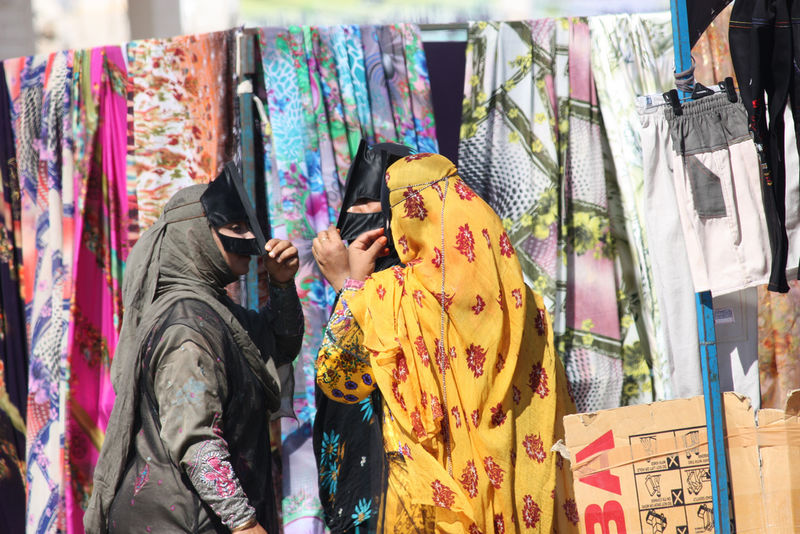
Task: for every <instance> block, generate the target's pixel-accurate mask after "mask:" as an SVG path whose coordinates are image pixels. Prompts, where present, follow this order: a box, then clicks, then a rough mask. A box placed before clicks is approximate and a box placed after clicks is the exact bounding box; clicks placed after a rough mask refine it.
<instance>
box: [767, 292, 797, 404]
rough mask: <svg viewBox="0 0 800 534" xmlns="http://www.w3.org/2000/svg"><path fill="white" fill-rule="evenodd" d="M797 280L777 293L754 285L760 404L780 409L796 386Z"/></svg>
mask: <svg viewBox="0 0 800 534" xmlns="http://www.w3.org/2000/svg"><path fill="white" fill-rule="evenodd" d="M798 317H800V281H797V280H790V281H789V291H788V293H786V294H783V295H782V294H779V293H774V292H770V291H767V288H766V287H765V286H762V287H759V288H758V368H759V374H760V384H761V407H762V408H775V409H779V410H782V409H784V407H785V406H786V398H787V396H788V393H789V392H790V391H792V390H794V389H798V388H800V356H798V355H800V321H799V320H798Z"/></svg>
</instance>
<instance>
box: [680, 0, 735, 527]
mask: <svg viewBox="0 0 800 534" xmlns="http://www.w3.org/2000/svg"><path fill="white" fill-rule="evenodd" d="M686 2H687V0H670V8H671V9H672V41H673V45H674V47H675V70H676V71H677V72H684V71H686V70H688V69H689V68H691V66H692V49H691V46H690V39H689V18H688V12H687V9H686ZM688 96H689V95H688V94H681V97H683V98H686V97H688ZM696 303H697V333H698V337H699V341H700V366H701V368H702V373H703V395H704V397H705V406H706V433H707V434H708V456H709V458H708V460H709V464H710V466H711V493H712V499H713V503H714V532H716V533H717V534H730V532H731V513H730V512H731V509H730V500H729V493H730V492H729V489H728V456H727V453H726V452H725V421H724V419H723V414H724V411H723V406H722V393H721V392H720V388H719V364H718V362H717V345H716V334H715V332H714V308H713V303H712V300H711V292H710V291H704V292H702V293H697V295H696Z"/></svg>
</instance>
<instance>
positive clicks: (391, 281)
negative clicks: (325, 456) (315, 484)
mask: <svg viewBox="0 0 800 534" xmlns="http://www.w3.org/2000/svg"><path fill="white" fill-rule="evenodd" d="M386 183H387V188H386V190H385V191H384V198H383V203H384V211H385V212H386V214H387V216H390V221H391V222H390V233H391V237H390V236H384V235H382V234H383V230H377V231H372V232H367V233H366V234H363V235H362V236H360V237H359V238H358V239H357V240H356V241H354V242H353V243H352V244H351V245H350V247H349V272H350V278H349V279H348V280H347V282H346V283H345V286H344V288H343V290H342V292H341V297H340V299H339V302H338V304H337V307H336V309H335V310H334V313H333V315H332V316H331V319H330V322H329V324H328V328H327V330H326V333H325V341H324V344H323V346H322V347H321V349H320V352H319V356H318V359H317V383H318V384H319V385H320V387H321V388H322V389H323V390H324V391H325V393H326V395H328V396H329V397H330V398H332V399H334V400H338V401H340V402H347V403H355V402H359V401H360V400H362V399H364V398H365V397H366V396H367V395H369V394H370V393H371V392H372V391H373V389H374V388H376V387H377V388H380V390H381V393H382V394H383V398H384V402H385V406H384V413H385V414H386V415H385V418H384V424H383V434H384V444H385V448H386V452H387V458H388V463H389V475H388V484H387V490H386V494H385V496H384V499H383V502H382V503H381V505H380V506H374V507H365V509H364V511H363V512H362V513H364V514H365V515H366V514H379V516H380V517H381V519H382V521H381V525H382V526H381V531H382V532H403V533H405V532H415V531H416V532H443V533H461V532H468V533H470V534H475V533H479V532H480V533H486V534H488V533H490V532H498V533H503V532H553V531H556V530H557V531H558V532H560V533H562V534H563V533H565V532H569V531H571V530H574V531H577V522H578V516H577V510H576V508H575V502H574V500H572V499H571V498H569V496H568V493H571V478H570V477H569V472H568V468H567V467H566V466H563V465H562V461H561V458H560V457H559V456H558V454H557V453H556V452H552V451H551V447H552V446H553V444H554V443H555V442H556V441H557V440H558V439H560V438H561V437H562V436H563V427H562V417H563V416H564V415H565V414H566V413H569V412H570V411H572V409H573V408H572V406H573V404H572V402H571V400H570V398H569V394H568V392H567V386H566V379H565V376H564V370H563V366H562V365H561V362H560V361H559V359H558V358H557V356H556V354H555V352H554V350H553V334H552V328H551V325H550V323H549V318H548V316H547V313H546V311H545V309H544V306H543V304H542V300H541V297H539V296H538V295H536V294H534V293H533V292H531V291H530V290H529V289H528V288H527V287H526V286H525V284H524V282H523V277H522V271H521V268H520V264H519V261H518V260H517V257H516V254H515V251H514V249H513V247H512V246H511V244H510V242H509V239H508V236H507V235H506V233H505V231H504V230H503V226H502V224H501V222H500V220H499V218H498V217H497V215H496V214H495V213H494V212H493V211H492V209H491V208H490V207H489V206H488V205H487V204H486V203H485V202H483V201H482V200H481V199H480V198H479V197H478V196H477V195H476V194H475V193H474V192H473V191H472V190H471V189H470V188H469V187H468V186H467V185H466V184H465V183H464V182H463V181H462V180H461V179H460V178H459V177H458V175H457V173H456V169H455V167H454V166H453V164H452V163H451V162H450V161H449V160H447V159H446V158H444V157H442V156H439V155H435V154H418V155H413V156H408V157H406V158H404V159H402V160H400V161H398V162H397V163H395V164H394V165H392V166H391V167H390V168H389V170H388V172H387V174H386ZM389 238H391V239H393V240H394V245H395V247H396V249H397V252H398V253H399V255H400V259H401V261H402V262H403V264H404V266H398V267H394V268H392V269H389V270H386V271H382V272H379V273H375V274H371V273H372V270H373V266H374V261H375V258H376V257H377V256H378V255H379V254H380V253H381V251H382V250H383V248H384V247H385V245H386V243H387V242H388V241H387V239H389ZM370 275H371V276H370Z"/></svg>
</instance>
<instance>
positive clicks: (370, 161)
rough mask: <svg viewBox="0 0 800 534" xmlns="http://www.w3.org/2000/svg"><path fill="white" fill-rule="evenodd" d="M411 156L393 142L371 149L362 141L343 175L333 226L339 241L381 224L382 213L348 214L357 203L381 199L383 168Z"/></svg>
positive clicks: (408, 149)
mask: <svg viewBox="0 0 800 534" xmlns="http://www.w3.org/2000/svg"><path fill="white" fill-rule="evenodd" d="M409 154H411V149H410V148H408V147H407V146H405V145H400V144H397V143H380V144H377V145H374V146H373V147H372V148H369V147H367V143H366V142H365V141H364V140H363V139H362V140H361V143H360V144H359V146H358V152H357V153H356V157H355V158H353V163H352V165H350V170H349V171H348V172H347V181H346V182H345V186H344V188H345V189H344V198H343V199H342V210H341V211H340V212H339V222H338V224H337V225H336V227H337V228H338V229H339V230H340V231H341V236H342V239H344V240H345V241H350V240H353V239H355V238H356V237H358V236H359V234H362V233H363V232H366V231H367V230H373V229H375V228H381V227H383V226H384V225H385V220H384V216H383V213H381V212H380V211H379V212H377V213H349V212H348V211H347V210H349V209H350V208H352V207H353V206H354V205H355V204H356V203H358V202H359V201H364V200H372V201H379V200H380V199H381V186H382V184H383V183H384V176H385V174H386V169H387V168H388V167H389V166H390V165H391V164H392V163H394V162H395V161H397V160H398V159H400V158H402V157H405V156H408V155H409Z"/></svg>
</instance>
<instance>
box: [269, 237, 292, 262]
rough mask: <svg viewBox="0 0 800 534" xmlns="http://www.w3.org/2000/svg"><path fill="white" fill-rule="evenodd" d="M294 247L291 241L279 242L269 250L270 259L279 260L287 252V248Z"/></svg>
mask: <svg viewBox="0 0 800 534" xmlns="http://www.w3.org/2000/svg"><path fill="white" fill-rule="evenodd" d="M291 246H293V245H292V242H291V241H287V240H285V239H284V240H279V241H278V242H277V243H275V244H273V245H272V247H271V248H270V249H269V257H270V258H273V259H275V258H277V257H278V256H280V255H281V253H282V252H283V251H284V250H286V249H287V248H289V247H291Z"/></svg>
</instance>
